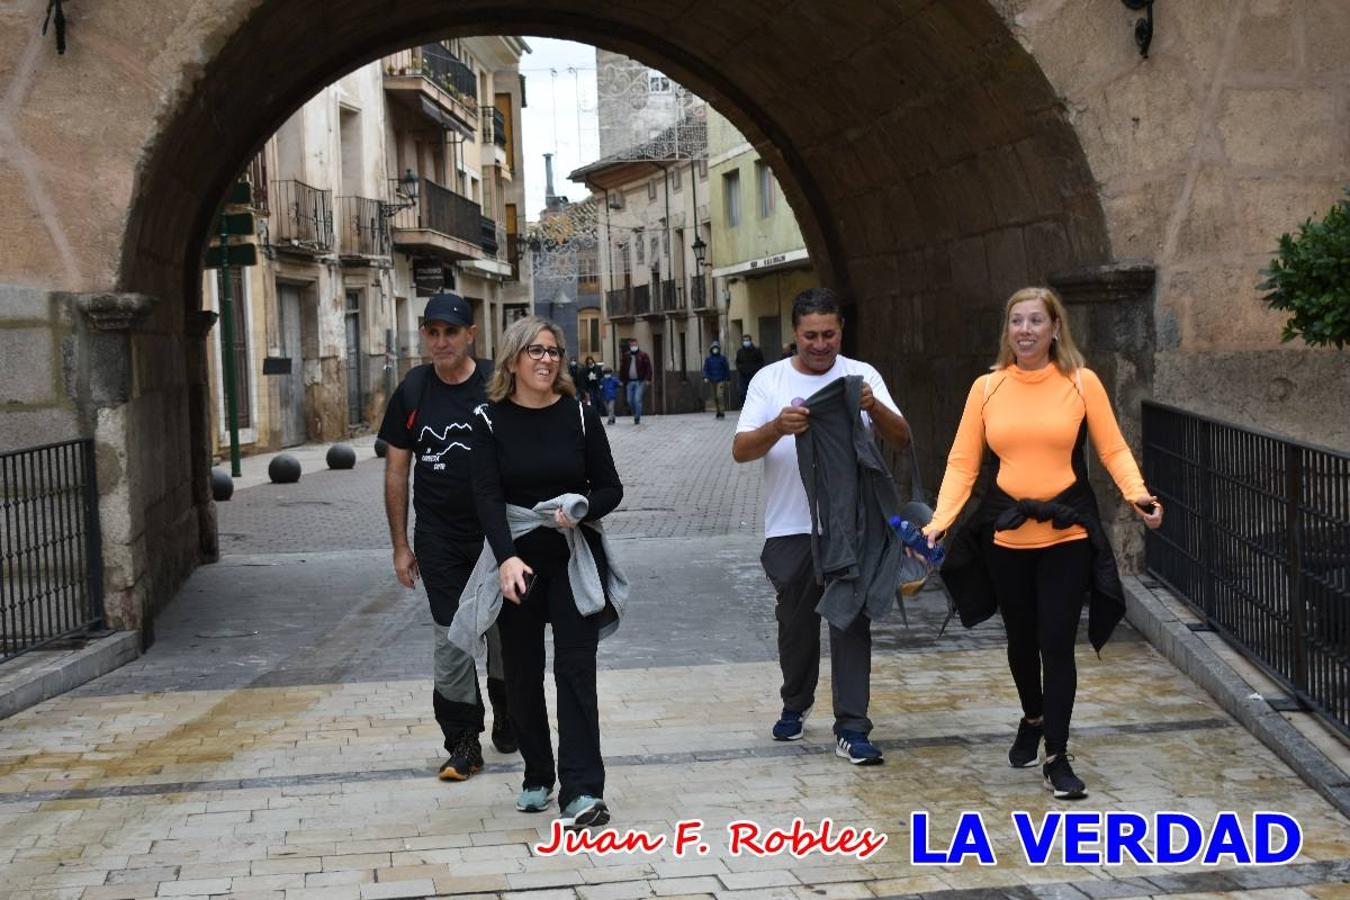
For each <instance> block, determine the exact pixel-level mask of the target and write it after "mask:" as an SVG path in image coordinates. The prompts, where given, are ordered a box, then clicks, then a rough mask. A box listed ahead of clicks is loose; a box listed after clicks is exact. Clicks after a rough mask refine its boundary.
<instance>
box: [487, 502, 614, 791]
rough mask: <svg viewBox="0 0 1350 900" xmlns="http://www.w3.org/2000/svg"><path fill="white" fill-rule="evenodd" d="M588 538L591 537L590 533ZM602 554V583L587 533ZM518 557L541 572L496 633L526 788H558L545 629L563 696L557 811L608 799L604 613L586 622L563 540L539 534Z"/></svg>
mask: <svg viewBox="0 0 1350 900" xmlns="http://www.w3.org/2000/svg"><path fill="white" fill-rule="evenodd" d="M587 530H589V529H587ZM582 534H583V535H584V536H585V537H586V539H587V542H588V543H589V544H590V545H591V550H592V552H593V553H595V554H596V564H597V568H598V569H599V571H600V579H601V583H602V584H603V583H604V579H605V577H606V574H607V572H608V566H607V565H606V560H605V558H604V551H603V549H602V548H601V547H600V543H599V540H598V538H597V537H595V536H594V532H591V533H590V534H587V533H586V531H583V532H582ZM516 552H517V553H519V554H520V557H521V559H523V560H525V562H526V563H527V564H528V565H529V566H530V567H531V568H532V569H534V584H533V586H531V588H530V590H529V593H527V594H526V595H525V600H524V603H522V604H521V605H519V606H518V605H516V604H514V603H512V602H511V601H509V600H506V599H504V598H503V600H502V611H501V615H500V616H499V617H498V618H497V628H498V629H499V630H500V631H501V637H502V661H503V663H505V669H506V694H507V706H508V707H509V709H510V715H511V724H512V726H514V728H515V732H516V740H517V741H518V742H519V744H520V755H521V757H523V758H524V760H525V777H524V779H523V782H522V784H523V786H524V787H527V788H530V787H546V788H551V787H553V785H554V777H555V772H554V762H553V740H552V736H551V734H550V732H549V727H548V707H547V705H546V704H545V702H544V626H545V625H552V626H553V681H554V684H555V685H556V686H557V690H558V764H557V772H556V775H557V778H558V780H560V781H561V782H562V785H561V790H560V791H559V793H558V804H559V806H560V807H566V806H567V804H569V803H571V802H572V801H573V800H574V799H576V798H577V797H578V796H579V795H581V794H589V795H591V796H592V797H603V796H604V793H605V763H604V760H603V759H602V758H601V756H600V712H599V703H598V698H597V697H596V690H595V680H596V676H595V657H596V649H597V644H598V642H599V639H600V623H601V620H602V618H603V614H602V613H597V614H596V615H593V616H588V617H583V616H582V615H581V614H580V613H579V612H577V602H576V598H575V597H574V596H573V595H572V586H571V584H570V582H569V581H568V578H567V561H568V558H569V557H568V552H567V544H566V542H565V541H564V540H563V537H562V535H560V534H558V533H557V532H556V531H553V530H551V529H547V528H539V529H536V530H535V531H532V532H529V533H528V534H525V535H522V536H521V537H519V538H517V539H516Z"/></svg>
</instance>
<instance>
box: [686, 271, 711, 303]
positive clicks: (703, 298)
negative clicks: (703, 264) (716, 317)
mask: <svg viewBox="0 0 1350 900" xmlns="http://www.w3.org/2000/svg"><path fill="white" fill-rule="evenodd" d="M710 306H712V291H711V290H710V289H709V288H708V276H707V275H695V276H693V277H692V278H690V279H689V308H690V309H707V308H708V307H710Z"/></svg>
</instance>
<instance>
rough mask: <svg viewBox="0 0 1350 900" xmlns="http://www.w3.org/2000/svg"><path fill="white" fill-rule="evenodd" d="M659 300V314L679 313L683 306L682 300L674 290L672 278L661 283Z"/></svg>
mask: <svg viewBox="0 0 1350 900" xmlns="http://www.w3.org/2000/svg"><path fill="white" fill-rule="evenodd" d="M659 299H660V303H659V307H660V310H661V312H679V311H680V309H681V308H683V306H684V303H683V300H684V298H683V297H681V296H680V295H679V292H678V291H676V290H675V279H673V278H667V279H666V280H665V281H663V282H661V291H660V297H659Z"/></svg>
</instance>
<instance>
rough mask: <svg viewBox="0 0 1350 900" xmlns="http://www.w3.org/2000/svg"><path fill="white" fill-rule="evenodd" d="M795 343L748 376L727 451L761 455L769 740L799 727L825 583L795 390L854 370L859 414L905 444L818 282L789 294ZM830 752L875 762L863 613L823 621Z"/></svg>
mask: <svg viewBox="0 0 1350 900" xmlns="http://www.w3.org/2000/svg"><path fill="white" fill-rule="evenodd" d="M792 328H793V331H794V333H795V335H796V338H797V342H796V343H797V353H796V355H795V356H790V357H788V358H787V359H780V360H779V361H778V362H775V363H772V364H770V365H768V366H765V367H764V368H762V369H760V370H759V372H757V373H756V374H755V377H754V378H753V379H752V380H751V382H750V389H749V391H748V392H747V394H746V398H745V406H744V407H743V408H742V410H741V418H740V422H739V423H738V424H737V425H736V438H735V440H734V442H733V443H732V446H731V455H732V457H733V458H734V459H735V460H736V462H750V461H752V460H756V459H763V460H764V496H765V509H764V537H765V541H764V552H763V553H762V554H761V556H760V562H761V563H762V564H763V565H764V572H765V574H766V575H768V576H769V581H770V582H772V583H773V586H774V590H775V591H777V593H778V600H777V607H776V610H775V613H776V616H777V619H778V664H779V666H780V667H781V669H782V671H783V687H782V691H781V694H782V697H783V712H782V714H781V716H780V717H779V719H778V722H777V723H775V725H774V726H773V738H774V740H776V741H795V740H798V739H800V738H801V737H802V733H803V727H804V723H805V720H806V716H807V714H808V713H810V711H811V707H812V705H813V704H814V702H815V693H816V683H817V681H818V680H819V676H820V615H819V614H818V613H817V612H816V604H817V603H818V602H819V601H820V597H821V594H822V592H823V590H824V588H823V586H822V585H819V584H817V583H816V575H815V566H814V565H813V563H812V561H811V510H810V507H809V506H808V505H807V500H806V488H805V487H804V486H803V485H802V479H801V474H800V472H799V471H798V468H797V441H796V438H795V437H794V435H797V434H800V433H802V432H804V431H806V429H807V428H809V427H810V413H809V411H808V410H807V409H806V408H805V407H801V406H796V405H794V404H793V401H794V400H801V399H804V398H806V397H809V396H811V395H812V394H814V393H815V392H816V391H818V390H820V389H821V388H822V387H824V386H825V385H827V384H829V383H830V382H832V381H834V380H835V379H836V378H840V377H842V376H844V375H861V376H862V377H863V379H864V380H865V381H866V384H865V385H864V387H863V391H862V404H861V406H862V409H863V412H862V413H861V415H862V416H863V419H864V421H866V422H868V423H869V424H870V425H871V426H872V427H873V428H875V429H876V431H877V433H878V434H880V436H881V437H882V438H883V439H885V440H886V441H887V442H889V443H891V444H893V445H894V446H896V447H906V446H908V445H909V440H910V434H909V423H907V422H906V421H905V417H904V416H902V415H901V414H900V410H899V409H898V408H897V407H896V405H895V401H894V400H892V399H891V394H890V391H888V390H887V389H886V384H885V382H883V381H882V380H881V375H880V374H879V373H878V372H877V370H876V369H874V368H872V367H871V366H869V365H868V364H867V363H865V362H860V361H858V360H855V359H849V358H848V357H846V356H842V355H840V353H839V347H840V344H841V343H842V341H843V331H844V319H843V316H842V315H841V314H840V312H839V298H838V297H836V296H835V294H834V293H833V292H832V291H830V290H828V289H826V288H812V289H810V290H806V291H802V293H800V294H798V295H797V298H796V299H795V300H794V301H793V303H792ZM830 673H831V676H832V679H833V701H834V734H835V741H836V747H835V753H836V754H837V755H838V756H841V757H843V758H844V759H847V760H848V761H849V762H851V763H853V764H855V765H876V764H879V763H880V762H881V761H882V754H881V750H879V749H878V748H877V747H876V746H875V745H873V744H872V742H871V741H870V740H868V735H869V734H870V733H871V731H872V721H871V720H870V719H869V718H868V717H867V706H868V701H869V694H870V687H871V676H872V623H871V620H870V619H868V618H867V616H866V615H861V614H860V615H859V616H858V617H857V618H856V619H855V620H854V621H853V624H852V625H850V626H849V627H848V628H847V629H846V630H841V629H838V628H835V627H834V626H833V625H831V626H830Z"/></svg>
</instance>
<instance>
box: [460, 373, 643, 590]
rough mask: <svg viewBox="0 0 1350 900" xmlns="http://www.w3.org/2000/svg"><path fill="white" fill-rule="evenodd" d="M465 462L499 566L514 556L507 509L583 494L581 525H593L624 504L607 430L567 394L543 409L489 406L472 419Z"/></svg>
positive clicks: (508, 404) (505, 404)
mask: <svg viewBox="0 0 1350 900" xmlns="http://www.w3.org/2000/svg"><path fill="white" fill-rule="evenodd" d="M582 416H585V417H586V428H585V431H584V433H583V431H582V427H581V417H582ZM489 421H490V422H491V426H489V424H488V423H489ZM471 458H472V467H473V475H472V478H473V499H474V506H475V507H476V508H477V510H478V520H479V522H480V523H481V524H482V526H483V532H484V534H485V535H486V536H487V540H488V545H489V546H490V547H492V553H493V555H494V556H495V557H496V558H497V565H501V564H502V563H503V562H505V561H506V560H508V559H510V558H511V557H513V556H517V555H518V554H517V552H516V545H515V541H513V540H512V539H511V527H510V526H509V525H508V524H507V521H506V504H508V503H511V504H514V505H516V506H523V507H525V508H527V509H528V508H530V507H532V506H534V505H535V504H536V503H538V502H540V501H541V500H548V499H550V498H552V497H556V496H558V495H559V494H566V493H572V494H581V495H583V496H584V497H586V498H587V500H589V501H590V509H589V511H588V512H587V513H586V519H585V521H594V520H596V519H600V518H602V517H604V516H605V515H607V514H608V513H609V512H611V511H612V510H613V509H614V508H615V507H617V506H618V505H619V501H620V500H622V499H623V484H622V483H621V482H620V481H619V473H618V471H617V470H616V469H615V468H614V457H613V455H612V454H611V453H610V450H609V438H608V437H606V435H605V426H604V425H603V424H602V423H601V421H600V417H599V416H598V415H596V414H595V413H594V412H593V411H592V410H591V409H590V408H589V407H583V406H581V405H580V404H579V403H578V402H577V401H576V400H575V399H574V398H571V397H567V396H560V397H559V398H558V401H557V402H556V403H554V404H552V405H551V406H546V407H544V408H542V409H531V408H529V407H525V406H518V405H517V404H515V403H513V402H511V400H509V399H507V400H501V401H499V402H496V403H489V404H487V406H486V407H484V408H483V409H482V410H481V411H480V412H479V413H477V414H476V415H474V417H473V450H472V452H471Z"/></svg>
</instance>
